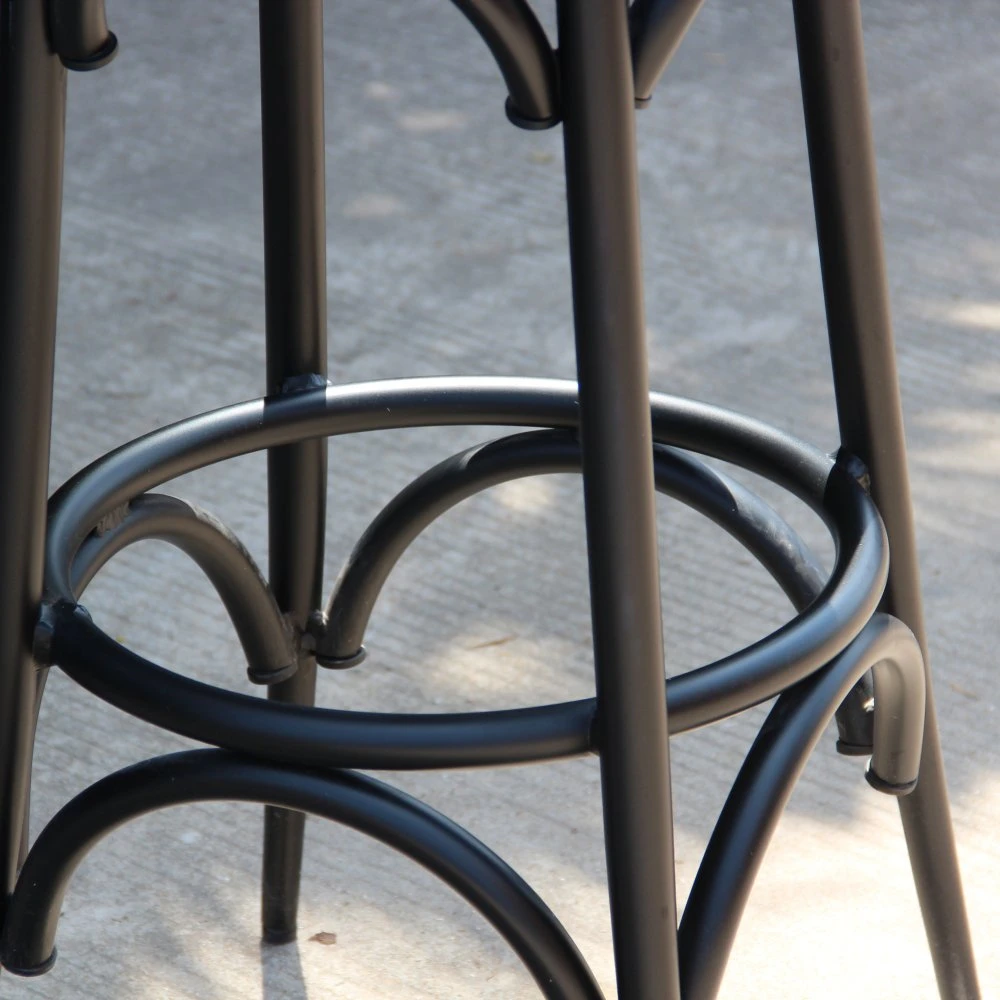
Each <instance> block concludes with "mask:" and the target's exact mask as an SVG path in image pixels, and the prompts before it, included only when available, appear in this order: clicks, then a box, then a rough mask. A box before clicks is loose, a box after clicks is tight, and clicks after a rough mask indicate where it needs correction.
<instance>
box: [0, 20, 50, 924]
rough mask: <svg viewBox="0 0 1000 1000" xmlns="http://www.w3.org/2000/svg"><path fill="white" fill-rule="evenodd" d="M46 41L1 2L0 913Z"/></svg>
mask: <svg viewBox="0 0 1000 1000" xmlns="http://www.w3.org/2000/svg"><path fill="white" fill-rule="evenodd" d="M46 39H47V35H46V25H45V4H44V2H43V0H18V2H17V3H11V2H10V0H0V137H2V138H0V880H2V885H0V906H5V905H6V900H7V897H8V896H9V894H10V892H11V889H12V888H13V884H14V879H15V877H16V874H17V862H18V854H19V851H20V847H21V836H22V827H23V823H24V815H25V807H26V803H27V796H28V786H29V781H30V770H31V745H32V740H33V737H34V694H35V678H34V662H33V660H32V656H31V645H32V635H33V628H34V624H35V622H36V621H37V619H38V609H39V604H40V601H41V594H42V554H43V546H44V537H43V532H44V528H45V498H46V492H47V486H48V473H49V433H50V428H51V419H52V371H53V367H52V366H53V357H54V352H55V335H56V293H57V291H58V277H59V235H60V234H59V227H60V217H61V200H62V171H63V135H64V121H65V101H66V71H65V69H64V68H63V66H62V64H61V63H60V61H59V59H58V57H56V56H54V55H52V54H51V53H50V51H49V47H48V42H47V40H46Z"/></svg>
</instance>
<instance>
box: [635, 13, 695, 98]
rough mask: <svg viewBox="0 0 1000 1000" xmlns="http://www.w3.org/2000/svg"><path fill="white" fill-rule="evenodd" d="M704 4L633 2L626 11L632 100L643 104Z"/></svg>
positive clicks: (650, 94) (650, 95) (651, 94)
mask: <svg viewBox="0 0 1000 1000" xmlns="http://www.w3.org/2000/svg"><path fill="white" fill-rule="evenodd" d="M703 2H704V0H635V3H633V4H632V6H631V7H630V8H629V12H628V19H629V30H630V33H631V35H632V72H633V75H634V77H635V99H636V102H637V103H639V104H646V103H647V102H648V101H649V100H650V98H651V97H652V96H653V88H654V87H655V86H656V81H657V80H659V79H660V76H661V74H662V73H663V71H664V70H665V69H666V68H667V63H668V62H670V57H671V56H672V55H673V54H674V52H676V51H677V46H678V45H680V44H681V39H682V38H683V37H684V35H685V33H686V32H687V30H688V28H690V27H691V22H692V21H693V20H694V18H695V15H696V14H697V13H698V11H699V10H700V9H701V5H702V3H703Z"/></svg>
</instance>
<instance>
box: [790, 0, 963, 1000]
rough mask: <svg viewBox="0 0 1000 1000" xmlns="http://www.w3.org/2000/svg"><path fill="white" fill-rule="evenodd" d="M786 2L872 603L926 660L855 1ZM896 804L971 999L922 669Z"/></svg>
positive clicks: (941, 952)
mask: <svg viewBox="0 0 1000 1000" xmlns="http://www.w3.org/2000/svg"><path fill="white" fill-rule="evenodd" d="M794 7H795V28H796V36H797V41H798V51H799V71H800V74H801V77H802V94H803V104H804V108H805V121H806V134H807V138H808V143H809V162H810V168H811V171H812V183H813V198H814V202H815V210H816V224H817V232H818V235H819V248H820V260H821V266H822V272H823V289H824V294H825V299H826V312H827V323H828V327H829V335H830V350H831V355H832V360H833V372H834V383H835V387H836V394H837V410H838V414H839V420H840V432H841V438H842V441H843V443H844V446H845V447H846V448H847V449H848V450H849V451H851V452H853V453H854V454H855V455H857V456H858V457H859V458H860V459H861V460H862V461H863V462H865V463H866V465H867V466H868V469H869V471H870V472H871V478H872V495H873V497H874V499H875V502H876V504H877V505H878V507H879V510H880V511H881V513H882V517H883V519H884V521H885V526H886V531H887V532H888V536H889V550H890V552H891V553H892V558H891V563H890V567H889V583H888V587H887V589H886V596H885V599H884V601H883V605H882V607H883V610H885V611H887V612H889V613H890V614H892V615H895V616H896V617H897V618H899V619H900V620H902V621H903V622H905V624H906V625H908V626H909V627H910V629H911V630H912V631H913V633H914V635H915V636H916V637H917V639H918V641H919V642H920V645H921V648H922V649H923V652H924V663H925V664H927V662H928V659H927V642H926V636H925V631H924V622H923V610H922V607H921V598H920V581H919V573H918V566H917V552H916V543H915V538H914V530H913V514H912V510H911V504H910V489H909V481H908V475H907V469H906V448H905V441H904V436H903V421H902V411H901V407H900V400H899V388H898V382H897V374H896V362H895V352H894V348H893V338H892V329H891V325H890V321H889V304H888V293H887V290H886V282H885V271H884V264H883V259H882V233H881V223H880V215H879V203H878V191H877V184H876V176H875V158H874V153H873V150H872V137H871V123H870V118H869V111H868V97H867V82H866V73H865V62H864V49H863V43H862V37H861V12H860V7H859V2H858V0H840V2H838V3H828V2H826V0H795V4H794ZM899 808H900V813H901V815H902V819H903V827H904V829H905V832H906V842H907V847H908V849H909V853H910V862H911V865H912V867H913V875H914V879H915V881H916V885H917V893H918V895H919V897H920V906H921V909H922V911H923V917H924V924H925V926H926V928H927V936H928V939H929V942H930V947H931V954H932V956H933V960H934V968H935V971H936V974H937V980H938V987H939V989H940V992H941V995H942V996H943V997H948V998H951V1000H972V998H978V997H979V996H980V992H979V986H978V983H977V979H976V968H975V960H974V957H973V953H972V943H971V937H970V934H969V925H968V919H967V916H966V912H965V903H964V900H963V897H962V884H961V876H960V873H959V868H958V860H957V855H956V851H955V840H954V834H953V832H952V827H951V818H950V815H949V809H948V792H947V787H946V785H945V778H944V768H943V765H942V760H941V747H940V740H939V737H938V729H937V719H936V716H935V713H934V702H933V698H932V695H931V688H930V676H929V674H928V678H927V712H926V723H925V732H924V746H923V758H922V764H921V768H920V781H919V784H918V785H917V788H916V790H915V791H914V792H913V793H912V794H911V795H909V796H907V797H905V798H902V799H900V800H899Z"/></svg>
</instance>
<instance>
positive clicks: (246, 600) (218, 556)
mask: <svg viewBox="0 0 1000 1000" xmlns="http://www.w3.org/2000/svg"><path fill="white" fill-rule="evenodd" d="M106 520H107V519H106ZM150 539H157V540H159V541H163V542H168V543H169V544H171V545H174V546H176V547H177V548H179V549H180V550H181V551H182V552H184V553H186V554H187V555H188V556H190V557H191V558H192V559H193V560H194V561H195V563H197V564H198V566H199V568H200V569H201V570H202V571H203V572H204V573H205V575H206V576H207V577H208V579H209V580H210V581H211V583H212V586H213V587H215V589H216V591H217V592H218V594H219V597H220V598H221V599H222V603H223V604H224V605H225V608H226V611H227V612H228V613H229V617H230V619H231V620H232V623H233V627H234V628H235V629H236V634H237V636H238V637H239V640H240V645H241V646H242V647H243V652H244V654H245V655H246V658H247V675H248V676H249V678H250V680H251V681H253V683H254V684H276V683H277V682H278V681H283V680H286V679H287V678H289V677H291V676H292V674H294V673H295V670H296V668H297V666H298V662H297V659H296V653H295V644H294V642H293V639H292V634H291V631H290V630H289V628H288V626H287V624H286V623H285V619H284V617H283V616H282V614H281V609H280V608H279V607H278V604H277V601H275V599H274V595H273V594H272V593H271V588H270V587H269V586H268V584H267V581H266V580H265V579H264V577H263V575H262V574H261V572H260V570H259V569H258V568H257V564H256V563H255V562H254V559H253V556H251V555H250V553H249V552H248V551H247V549H246V548H245V547H244V545H243V543H242V542H241V541H240V540H239V539H238V538H237V537H236V536H235V535H234V534H233V533H232V532H231V531H230V530H229V528H227V527H226V526H225V525H224V524H223V523H222V522H221V521H219V520H218V519H217V518H215V517H213V516H212V515H211V514H209V513H208V512H207V511H205V510H202V509H201V508H200V507H197V506H195V505H194V504H190V503H187V502H186V501H184V500H179V499H177V498H176V497H170V496H163V495H160V494H156V493H147V494H144V495H143V496H139V497H136V499H135V500H133V501H131V502H130V503H129V504H128V505H127V507H126V508H123V509H122V511H121V512H120V515H119V517H117V518H115V519H114V522H113V523H111V524H106V525H105V526H103V529H102V526H101V525H99V526H98V528H96V529H95V530H94V531H93V532H91V534H90V535H88V536H87V539H86V540H85V541H84V543H83V545H81V546H80V548H79V549H78V550H77V553H76V555H75V557H74V559H73V565H72V569H71V586H72V591H71V592H70V593H68V594H67V593H58V592H57V593H55V594H54V595H53V596H54V597H55V599H56V600H66V601H76V600H77V598H79V596H80V595H81V594H82V593H83V591H84V589H85V588H86V587H87V584H89V583H90V581H91V580H92V579H93V577H94V575H95V574H96V573H97V572H98V570H100V568H101V567H102V566H103V565H104V564H105V563H106V562H107V561H108V560H109V559H111V557H112V556H114V555H115V554H117V553H118V552H121V550H122V549H124V548H126V547H127V546H129V545H132V544H134V543H135V542H141V541H146V540H150Z"/></svg>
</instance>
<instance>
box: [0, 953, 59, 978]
mask: <svg viewBox="0 0 1000 1000" xmlns="http://www.w3.org/2000/svg"><path fill="white" fill-rule="evenodd" d="M55 964H56V950H55V948H53V949H52V954H51V955H49V957H48V958H47V959H45V961H44V962H42V963H41V964H39V965H31V966H27V967H24V966H17V965H12V964H9V963H8V962H6V961H5V962H4V963H3V967H4V968H5V969H6V970H7V971H8V972H9V973H10V974H11V975H12V976H23V977H24V978H25V979H30V978H32V977H33V976H44V975H45V973H46V972H48V971H49V969H51V968H52V966H53V965H55Z"/></svg>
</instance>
